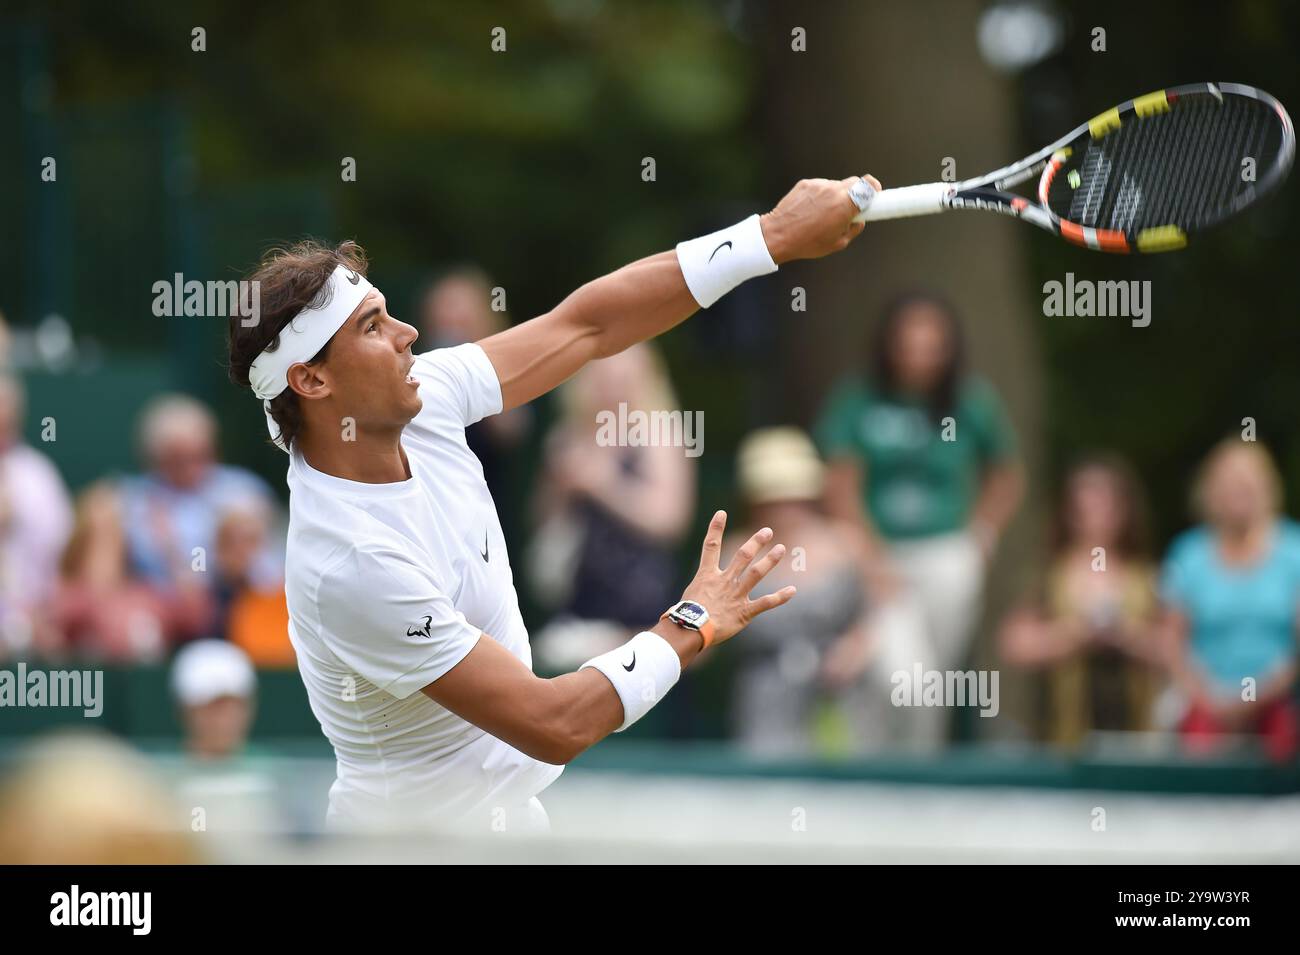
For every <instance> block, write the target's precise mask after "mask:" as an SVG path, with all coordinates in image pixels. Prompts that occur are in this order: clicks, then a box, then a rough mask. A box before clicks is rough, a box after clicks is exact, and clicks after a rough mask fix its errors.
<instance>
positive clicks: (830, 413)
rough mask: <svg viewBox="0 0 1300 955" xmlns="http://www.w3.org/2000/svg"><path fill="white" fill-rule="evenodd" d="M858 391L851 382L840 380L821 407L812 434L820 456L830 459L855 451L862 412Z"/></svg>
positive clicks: (860, 397)
mask: <svg viewBox="0 0 1300 955" xmlns="http://www.w3.org/2000/svg"><path fill="white" fill-rule="evenodd" d="M862 405H863V400H862V394H861V389H860V388H859V387H858V386H857V385H856V384H855V383H854V382H852V381H848V380H845V381H842V382H840V383H839V384H838V385H837V386H836V387H835V389H834V390H833V391H832V392H831V394H830V397H829V398H827V399H826V402H825V404H823V405H822V410H821V413H820V414H819V415H818V416H817V423H816V425H815V426H814V428H813V435H814V438H815V439H816V442H817V447H818V449H819V450H820V451H821V453H822V456H823V457H825V458H827V459H830V458H834V457H841V456H843V455H846V454H853V453H855V452H856V451H857V447H858V441H857V422H858V420H859V419H860V417H861V413H862Z"/></svg>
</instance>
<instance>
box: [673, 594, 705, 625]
mask: <svg viewBox="0 0 1300 955" xmlns="http://www.w3.org/2000/svg"><path fill="white" fill-rule="evenodd" d="M668 615H669V616H670V617H672V618H673V619H674V620H676V621H677V622H678V623H680V624H682V625H683V626H686V627H690V628H691V629H692V630H698V629H700V627H702V626H704V625H705V624H706V623H708V621H709V612H708V611H707V610H705V609H704V608H703V607H701V606H700V605H699V604H697V603H695V602H694V601H692V600H683V601H682V602H681V603H679V604H678V605H677V606H676V607H674V608H673V609H672V610H670V611H668Z"/></svg>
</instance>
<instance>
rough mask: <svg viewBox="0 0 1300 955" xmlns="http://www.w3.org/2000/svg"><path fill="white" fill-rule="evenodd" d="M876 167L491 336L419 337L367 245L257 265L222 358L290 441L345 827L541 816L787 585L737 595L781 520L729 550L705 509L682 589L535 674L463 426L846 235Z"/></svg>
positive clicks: (535, 822)
mask: <svg viewBox="0 0 1300 955" xmlns="http://www.w3.org/2000/svg"><path fill="white" fill-rule="evenodd" d="M868 182H870V184H871V186H872V187H874V188H875V189H876V190H879V188H880V185H879V183H877V182H876V181H875V180H874V179H870V177H866V178H865V179H864V178H859V177H853V178H850V179H845V180H827V179H811V180H803V181H801V182H799V183H798V184H797V185H796V186H795V187H794V188H793V189H792V190H791V191H790V192H789V193H788V194H787V195H786V196H785V197H784V198H783V199H782V200H781V202H780V203H779V204H778V205H777V207H776V208H775V209H774V210H773V211H771V212H769V213H767V214H765V215H762V216H760V215H752V216H750V217H749V218H747V219H745V220H744V221H743V222H740V223H738V224H736V225H734V226H731V227H730V228H726V229H722V230H720V231H718V232H715V233H713V234H711V235H707V236H704V237H702V238H698V239H693V240H691V241H688V242H683V243H681V244H679V245H678V246H677V248H676V250H675V251H670V252H662V253H660V254H658V255H653V256H650V257H648V258H644V259H641V260H639V261H637V262H633V263H632V264H631V265H627V266H624V267H623V268H621V269H618V270H617V271H615V272H612V273H610V274H609V275H605V276H603V277H601V278H598V279H596V280H595V281H592V282H589V283H587V284H586V285H584V286H582V287H581V288H579V289H578V290H577V291H576V292H573V293H572V294H571V295H569V296H568V297H567V298H566V299H565V300H564V301H563V302H561V303H560V304H559V305H558V306H556V307H555V308H554V309H553V310H552V311H550V312H548V313H546V314H544V315H541V316H539V317H537V318H534V319H532V320H531V321H528V322H525V323H523V324H520V325H518V326H515V327H513V328H510V329H508V330H506V331H503V332H500V333H498V334H496V335H493V336H491V337H490V338H486V339H484V340H483V341H481V342H477V343H470V344H465V345H460V346H457V347H454V348H443V349H438V350H435V351H431V352H425V353H423V354H416V353H415V352H414V351H413V350H412V346H414V344H415V340H416V330H415V329H414V328H412V327H411V326H410V325H407V324H406V323H405V322H401V321H399V320H397V319H396V318H394V317H393V316H392V315H390V314H389V311H388V306H387V302H386V301H385V299H384V296H383V293H382V292H380V291H379V289H377V288H375V287H374V286H372V285H371V284H370V282H369V281H367V279H366V272H367V262H366V258H365V254H364V252H363V251H362V250H361V249H360V247H358V246H357V245H356V244H355V243H352V242H344V243H343V244H342V245H340V246H338V247H337V248H333V249H331V248H328V247H326V246H323V245H319V244H316V243H310V242H308V243H302V244H299V245H296V246H293V247H292V248H288V249H278V250H275V251H273V252H271V253H269V254H268V256H267V257H266V259H264V261H263V262H262V264H261V266H260V267H259V268H258V269H257V271H256V272H255V273H254V274H253V275H251V276H250V279H252V280H255V281H257V282H258V283H259V287H260V300H259V301H260V319H258V320H253V319H252V317H251V316H249V317H243V316H234V317H232V318H231V321H230V374H231V378H232V380H233V381H234V382H235V383H237V384H239V385H242V386H245V387H251V389H252V390H253V392H254V394H256V395H257V396H258V397H259V398H261V399H262V400H263V402H264V410H265V412H266V416H267V425H268V428H269V429H270V432H271V436H272V438H273V440H275V441H276V443H277V444H279V445H280V447H282V448H283V449H284V450H286V451H287V452H289V470H288V477H287V480H288V484H289V491H290V499H289V506H290V524H289V536H288V550H287V562H286V581H285V589H286V594H287V600H288V605H289V613H290V623H289V635H290V638H291V640H292V642H293V646H294V649H295V651H296V653H297V657H298V667H299V670H300V672H301V674H302V678H303V682H304V683H305V684H306V687H307V693H308V697H309V699H310V701H311V707H312V711H313V712H314V713H315V715H316V717H317V719H318V720H319V721H320V724H321V728H322V730H323V731H324V733H325V736H326V737H327V738H328V739H329V741H330V743H331V744H332V745H333V747H334V752H335V755H336V758H337V763H338V778H337V780H336V781H335V783H334V785H333V786H332V787H331V789H330V797H329V810H328V818H327V822H328V824H329V825H330V826H331V827H333V828H349V829H351V828H357V827H361V828H372V827H376V826H378V827H385V828H389V827H394V826H396V827H399V828H403V829H408V830H409V829H412V828H419V829H424V828H438V827H444V826H454V827H456V828H458V829H463V828H466V827H479V828H482V829H484V830H488V829H496V830H507V831H536V830H546V829H547V828H549V821H548V819H547V816H546V813H545V810H544V809H543V808H542V805H541V803H540V801H539V800H538V799H537V798H536V797H537V794H538V793H539V792H541V791H542V790H543V789H545V788H546V787H547V786H548V785H549V784H550V783H552V782H554V780H555V779H556V777H558V776H559V775H560V773H561V772H562V770H563V768H564V765H565V764H566V763H568V762H569V761H570V760H571V759H573V758H574V757H575V756H577V755H578V754H579V753H581V752H583V751H584V750H585V749H587V748H588V747H589V746H591V745H592V744H594V743H596V742H597V741H599V740H601V739H603V738H604V737H605V736H607V735H609V734H610V733H613V732H618V731H620V730H623V729H626V728H627V727H629V726H631V725H632V724H633V723H635V722H636V721H637V720H638V719H640V718H641V717H642V716H644V715H645V714H646V712H648V711H649V710H650V708H651V707H653V706H654V705H655V704H656V703H657V702H659V700H661V699H663V697H664V694H666V693H667V692H668V690H669V689H671V688H672V686H673V685H674V684H675V683H676V682H677V679H678V677H679V676H680V674H681V671H682V668H683V667H686V666H688V665H689V664H690V663H691V661H692V660H694V659H695V657H696V656H697V655H698V654H699V653H700V651H701V650H703V649H704V648H705V647H708V646H711V645H713V644H718V643H722V642H723V641H725V640H728V639H729V638H731V637H732V636H734V635H735V634H736V633H737V632H739V631H740V630H741V629H742V628H743V627H744V626H745V624H746V623H748V622H749V621H750V620H752V619H754V617H755V616H757V615H758V614H760V613H763V612H764V611H767V610H770V609H772V608H773V607H777V606H780V605H781V604H783V603H785V602H786V601H788V600H789V599H790V598H791V597H792V596H793V595H794V588H793V587H786V588H784V589H783V590H780V591H778V592H776V593H774V594H770V595H768V596H766V597H763V598H762V599H760V600H753V601H751V600H750V599H749V597H748V595H749V593H750V592H751V591H752V590H753V588H754V586H755V585H756V584H757V583H758V582H759V581H760V580H762V579H763V577H764V575H766V574H767V573H768V572H769V571H770V570H771V569H772V568H773V567H774V566H775V565H776V563H777V562H778V561H779V560H780V559H781V557H782V555H783V553H784V548H783V546H782V545H779V544H777V545H775V546H772V547H770V548H769V547H768V545H769V543H770V542H771V537H772V531H771V530H770V529H769V528H764V529H762V530H760V531H758V532H757V533H756V534H754V536H753V537H751V538H750V539H749V540H748V541H747V542H746V543H745V544H743V545H742V546H741V547H740V548H739V549H738V550H737V552H736V554H735V555H734V557H732V558H731V560H729V561H726V562H722V561H721V560H720V558H721V556H722V555H721V553H720V551H721V541H722V535H723V529H724V526H725V523H726V514H725V513H723V512H721V511H719V512H718V513H717V514H715V515H714V516H713V519H712V521H710V523H709V528H708V532H707V535H706V537H705V539H704V546H703V553H702V555H701V558H700V566H699V571H698V573H697V574H696V576H695V579H694V580H693V581H692V582H691V584H690V586H688V587H687V588H686V591H685V593H684V594H683V599H682V601H681V602H679V603H677V604H676V605H674V606H672V607H666V608H664V611H665V612H664V615H663V616H662V617H661V618H660V619H659V620H658V621H655V620H647V621H646V630H645V631H643V632H642V633H639V634H637V635H636V636H635V637H633V638H632V639H631V640H629V641H628V642H627V643H626V644H625V645H623V646H622V647H620V648H618V649H616V650H614V651H611V652H609V653H605V654H602V655H600V656H597V657H594V658H593V659H591V660H589V661H587V662H586V663H585V664H583V666H582V667H580V668H579V669H578V670H577V671H576V672H574V673H566V674H564V675H562V676H559V677H556V678H554V679H541V678H539V677H537V676H535V675H534V674H533V671H532V654H531V652H530V650H529V645H528V633H527V631H526V630H525V628H524V622H523V618H522V617H521V615H520V613H519V601H518V598H517V596H516V594H515V589H514V581H513V577H512V575H511V571H510V560H509V557H508V556H507V554H506V542H505V539H504V538H503V536H502V533H501V526H500V524H499V523H498V521H497V514H496V509H495V507H494V505H493V502H492V498H491V496H490V494H489V493H488V489H487V485H486V484H485V483H484V480H483V470H482V468H481V467H480V465H479V462H478V459H477V458H475V457H474V455H473V453H472V452H471V451H470V450H469V448H468V447H467V446H466V444H465V428H466V426H468V425H471V424H473V423H474V422H476V421H479V420H480V419H482V418H484V417H486V416H488V415H494V414H500V413H501V412H503V411H506V410H509V409H510V408H514V407H516V406H518V405H522V404H524V403H526V402H529V401H532V400H533V399H534V398H536V397H537V396H538V395H542V394H545V393H546V392H548V391H550V390H551V389H552V388H555V387H556V386H557V385H559V384H560V383H561V382H563V381H564V380H565V379H567V378H568V377H569V376H571V375H572V374H573V373H574V372H576V371H577V370H578V369H579V368H581V367H582V366H583V365H584V364H586V363H587V362H589V361H592V360H594V359H598V358H603V357H606V356H608V355H613V354H616V353H617V352H620V351H622V350H623V349H625V348H627V347H629V346H630V345H632V344H634V343H636V342H640V341H644V340H646V339H649V338H653V337H654V336H656V335H659V334H661V333H663V332H666V331H668V330H669V329H670V328H673V327H674V326H675V325H678V324H679V323H681V322H682V321H684V320H685V319H686V318H688V317H689V316H690V315H691V314H692V313H693V312H695V311H696V309H698V308H707V307H708V306H710V305H712V304H713V303H714V302H715V301H717V300H718V299H719V298H720V297H721V296H723V295H725V294H726V293H727V292H728V291H729V290H730V289H732V288H734V287H735V286H737V285H739V284H740V283H741V282H744V281H745V280H747V279H749V278H751V277H754V276H758V275H763V274H766V273H769V272H773V271H775V270H776V269H777V267H778V266H779V265H780V264H781V263H783V262H787V261H790V260H793V259H807V258H819V257H821V256H824V255H827V254H829V253H832V252H836V251H839V250H841V249H843V248H845V247H846V246H847V245H848V244H849V242H851V241H852V240H853V239H854V238H855V237H856V236H857V235H858V234H859V233H860V232H861V230H862V225H861V224H853V223H852V222H851V220H852V218H853V216H854V215H856V214H857V213H858V212H859V210H860V209H862V208H864V207H865V205H866V204H867V203H868V202H869V201H870V197H871V195H872V193H871V190H870V189H869V188H868V186H867V183H868Z"/></svg>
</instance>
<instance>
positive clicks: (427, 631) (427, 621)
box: [406, 614, 433, 637]
mask: <svg viewBox="0 0 1300 955" xmlns="http://www.w3.org/2000/svg"><path fill="white" fill-rule="evenodd" d="M406 635H407V636H408V637H432V636H433V617H431V616H429V615H427V614H426V615H425V618H424V626H423V627H407V628H406Z"/></svg>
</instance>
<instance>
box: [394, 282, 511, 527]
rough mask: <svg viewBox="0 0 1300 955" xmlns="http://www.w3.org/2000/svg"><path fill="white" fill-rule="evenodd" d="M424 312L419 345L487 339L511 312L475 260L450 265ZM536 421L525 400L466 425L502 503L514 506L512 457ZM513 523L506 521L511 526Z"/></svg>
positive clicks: (427, 296)
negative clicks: (500, 305) (496, 303)
mask: <svg viewBox="0 0 1300 955" xmlns="http://www.w3.org/2000/svg"><path fill="white" fill-rule="evenodd" d="M419 313H420V314H419V328H420V336H421V338H420V341H419V342H417V343H416V347H417V348H419V349H420V350H432V349H435V348H450V347H452V346H454V345H463V344H465V343H466V342H477V341H482V340H483V339H484V338H487V337H489V336H491V335H495V334H496V333H497V332H499V331H502V330H504V329H505V328H507V327H509V325H510V320H509V318H508V316H507V314H506V312H504V311H498V310H495V309H493V308H492V282H491V280H490V279H489V278H488V277H487V274H486V273H485V272H484V271H483V270H482V269H479V268H477V267H475V266H472V265H462V266H457V267H455V268H452V269H448V270H447V271H445V272H444V273H443V274H442V275H441V276H440V277H439V278H438V279H437V280H436V281H434V282H433V283H431V284H430V285H429V287H428V289H426V290H425V292H424V295H423V296H422V297H421V300H420V309H419ZM532 427H533V418H532V411H531V409H529V408H528V407H527V406H526V405H525V406H521V407H518V408H513V409H511V410H510V411H507V412H504V413H503V414H498V415H489V416H488V417H486V418H484V419H483V420H482V421H479V422H478V423H476V424H472V425H470V426H469V427H468V428H466V429H465V440H466V442H467V443H468V444H469V447H470V450H471V451H473V452H474V454H475V455H477V456H478V459H479V461H480V462H481V463H482V465H483V478H484V480H485V481H487V485H488V489H489V490H490V491H491V492H492V497H493V499H494V500H496V501H497V502H498V506H502V505H504V506H506V507H509V506H510V502H511V501H513V500H514V495H513V494H512V493H511V491H510V488H509V487H507V486H506V481H507V477H508V475H509V473H510V459H511V456H512V455H513V454H514V452H515V451H516V449H517V448H519V446H520V445H522V444H523V442H524V441H525V440H526V439H527V437H528V434H529V432H530V431H531V430H532ZM502 516H503V519H504V518H505V516H506V515H504V514H503V515H502ZM514 523H515V522H514V521H513V520H512V521H508V522H506V524H507V528H508V529H510V528H511V527H512V525H513V524H514Z"/></svg>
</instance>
